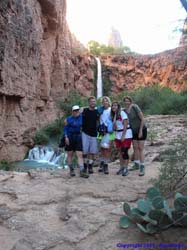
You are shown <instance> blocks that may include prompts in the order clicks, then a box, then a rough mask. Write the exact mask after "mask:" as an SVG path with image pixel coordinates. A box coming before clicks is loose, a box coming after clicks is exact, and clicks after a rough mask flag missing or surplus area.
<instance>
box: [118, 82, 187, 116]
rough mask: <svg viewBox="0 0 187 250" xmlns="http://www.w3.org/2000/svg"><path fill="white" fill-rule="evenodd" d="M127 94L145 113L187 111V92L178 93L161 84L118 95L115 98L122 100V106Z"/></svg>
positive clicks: (163, 113) (168, 113) (182, 112)
mask: <svg viewBox="0 0 187 250" xmlns="http://www.w3.org/2000/svg"><path fill="white" fill-rule="evenodd" d="M125 95H130V96H131V97H132V99H133V101H134V102H135V103H138V105H139V106H140V107H141V109H142V110H143V111H144V113H145V114H149V115H177V114H184V113H187V92H183V93H176V92H174V91H172V90H171V89H169V88H167V87H161V86H159V85H154V86H152V87H143V88H139V89H137V90H135V91H132V92H122V93H120V94H119V95H117V96H116V97H115V98H116V100H121V104H122V106H123V101H122V100H123V97H124V96H125Z"/></svg>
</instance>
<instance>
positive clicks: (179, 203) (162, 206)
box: [119, 187, 187, 234]
mask: <svg viewBox="0 0 187 250" xmlns="http://www.w3.org/2000/svg"><path fill="white" fill-rule="evenodd" d="M123 210H124V212H125V214H126V215H125V216H122V217H121V218H120V221H119V223H120V226H121V227H122V228H128V226H129V225H130V223H135V224H136V225H137V227H138V228H139V229H140V230H141V231H142V232H144V233H147V234H155V233H160V232H161V231H163V230H166V229H168V228H170V227H171V226H181V227H187V196H183V195H182V194H180V193H177V194H176V195H175V200H174V208H173V209H172V210H171V209H170V207H169V206H168V203H167V201H166V200H165V199H164V197H163V196H161V193H160V191H159V189H157V188H155V187H150V188H149V189H148V190H147V192H146V198H145V199H139V200H138V202H137V208H131V207H130V205H129V204H128V203H124V204H123Z"/></svg>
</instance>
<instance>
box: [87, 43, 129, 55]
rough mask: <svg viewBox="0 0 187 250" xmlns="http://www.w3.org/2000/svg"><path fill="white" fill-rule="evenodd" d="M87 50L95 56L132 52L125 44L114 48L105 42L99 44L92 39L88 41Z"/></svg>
mask: <svg viewBox="0 0 187 250" xmlns="http://www.w3.org/2000/svg"><path fill="white" fill-rule="evenodd" d="M88 50H89V52H90V53H91V54H93V55H96V56H99V55H107V54H108V55H114V54H115V55H116V54H124V53H132V52H131V50H130V48H129V47H127V46H123V47H120V48H114V47H112V46H106V45H105V44H100V43H98V42H97V41H94V40H91V41H89V42H88Z"/></svg>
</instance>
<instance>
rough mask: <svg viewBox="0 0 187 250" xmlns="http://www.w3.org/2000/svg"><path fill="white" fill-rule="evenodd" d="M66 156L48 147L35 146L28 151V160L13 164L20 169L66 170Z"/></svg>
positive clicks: (60, 151) (59, 150)
mask: <svg viewBox="0 0 187 250" xmlns="http://www.w3.org/2000/svg"><path fill="white" fill-rule="evenodd" d="M66 158H67V154H66V153H65V152H62V150H61V149H56V150H55V149H54V148H52V147H48V146H35V147H34V148H32V149H31V150H30V151H29V154H28V158H27V159H25V160H23V161H20V162H17V163H15V166H16V167H19V168H21V169H28V168H29V169H36V168H39V169H56V168H66V167H67V165H66Z"/></svg>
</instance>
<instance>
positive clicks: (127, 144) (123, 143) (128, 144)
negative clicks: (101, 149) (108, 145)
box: [115, 138, 132, 148]
mask: <svg viewBox="0 0 187 250" xmlns="http://www.w3.org/2000/svg"><path fill="white" fill-rule="evenodd" d="M131 142H132V138H126V139H124V140H123V141H121V140H119V139H115V144H116V148H130V147H131Z"/></svg>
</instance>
